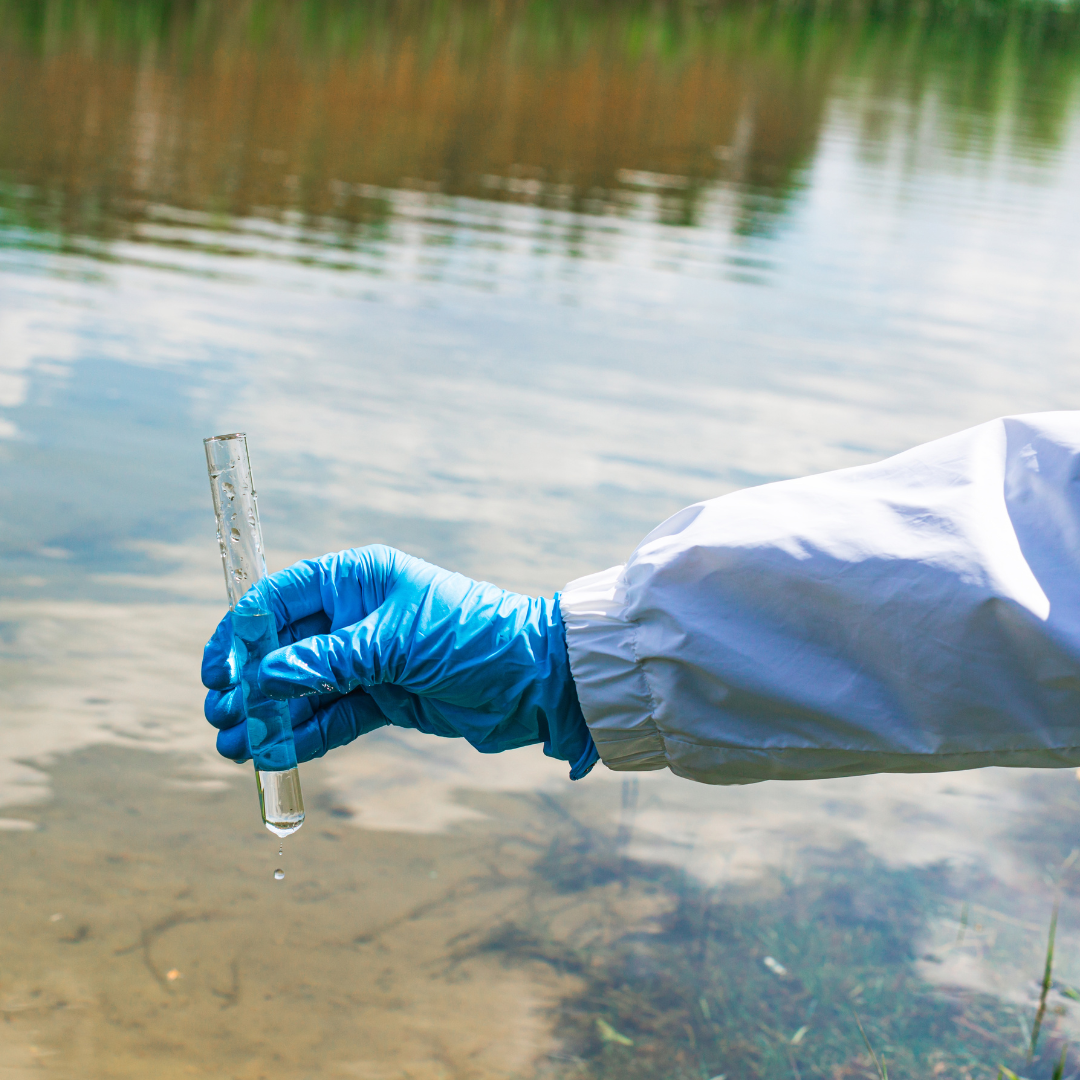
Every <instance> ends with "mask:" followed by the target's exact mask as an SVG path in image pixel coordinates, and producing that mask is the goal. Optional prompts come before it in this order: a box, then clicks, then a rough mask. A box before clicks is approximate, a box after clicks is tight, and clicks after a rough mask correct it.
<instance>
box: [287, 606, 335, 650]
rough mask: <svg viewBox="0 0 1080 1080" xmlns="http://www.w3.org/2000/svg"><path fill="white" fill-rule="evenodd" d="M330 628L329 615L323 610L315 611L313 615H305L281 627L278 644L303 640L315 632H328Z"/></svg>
mask: <svg viewBox="0 0 1080 1080" xmlns="http://www.w3.org/2000/svg"><path fill="white" fill-rule="evenodd" d="M332 629H333V627H332V625H331V623H330V616H329V615H327V614H326V612H325V611H316V612H315V613H314V614H313V615H305V616H304V617H303V618H302V619H297V621H296V622H293V623H286V624H285V625H284V626H283V627H281V628H280V629H279V630H278V644H279V645H281V646H285V645H291V644H292V643H293V642H294V641H303V640H304V638H306V637H312V636H314V635H315V634H329V633H330V631H331V630H332Z"/></svg>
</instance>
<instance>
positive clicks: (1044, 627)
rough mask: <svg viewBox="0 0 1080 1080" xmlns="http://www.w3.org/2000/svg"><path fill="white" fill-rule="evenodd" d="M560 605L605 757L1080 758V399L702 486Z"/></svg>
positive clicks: (682, 760)
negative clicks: (840, 465)
mask: <svg viewBox="0 0 1080 1080" xmlns="http://www.w3.org/2000/svg"><path fill="white" fill-rule="evenodd" d="M560 606H561V611H562V616H563V620H564V622H565V625H566V633H567V641H568V644H569V650H570V664H571V669H572V671H573V673H574V681H575V683H576V684H577V689H578V696H579V698H580V700H581V707H582V710H583V712H584V713H585V718H586V720H587V722H588V724H589V728H590V730H591V731H592V735H593V739H594V740H595V742H596V745H597V748H598V750H599V751H600V756H601V758H602V759H603V761H604V762H605V763H606V764H607V765H608V766H609V767H610V768H612V769H624V770H634V769H661V768H664V767H665V766H666V767H668V768H670V769H671V770H672V771H673V772H675V773H677V774H679V775H680V776H685V777H689V778H690V779H693V780H700V781H703V782H705V783H710V784H740V783H750V782H753V781H756V780H766V779H808V778H812V777H825V776H846V775H853V774H856V773H870V772H929V771H936V770H946V769H970V768H977V767H980V766H984V765H1025V766H1038V767H1056V766H1066V765H1069V766H1075V765H1080V413H1077V412H1057V413H1040V414H1035V415H1029V416H1015V417H1007V418H1005V419H1002V420H994V421H992V422H990V423H987V424H982V425H980V426H979V427H976V428H972V429H970V430H969V431H963V432H961V433H959V434H958V435H952V436H950V437H948V438H945V439H940V440H938V441H936V442H932V443H928V444H926V445H925V446H919V447H916V448H915V449H914V450H908V451H907V452H905V453H903V454H899V455H897V456H896V457H893V458H889V459H888V460H886V461H882V462H878V463H877V464H874V465H865V466H861V467H859V468H855V469H844V470H841V471H839V472H832V473H825V474H823V475H820V476H810V477H805V478H803V479H800V480H788V481H784V482H782V483H777V484H768V485H765V486H763V487H757V488H749V489H747V490H744V491H737V492H735V493H733V494H731V495H725V496H723V497H722V498H719V499H712V500H710V501H708V502H702V503H698V504H697V505H695V506H690V507H688V508H687V509H685V510H682V511H680V512H679V513H678V514H676V515H675V516H674V517H672V518H669V519H668V520H667V521H666V522H664V523H663V524H662V525H660V526H659V527H658V528H656V529H654V530H653V532H651V533H650V534H649V535H648V536H647V537H646V538H645V539H644V540H643V541H642V542H641V544H640V545H639V546H638V548H637V550H636V551H635V552H634V553H633V555H632V556H631V557H630V559H629V561H628V562H627V563H626V565H625V566H616V567H612V568H611V569H610V570H606V571H604V572H603V573H600V574H594V575H592V576H591V577H586V578H580V579H578V580H577V581H572V582H571V583H570V584H569V585H568V586H567V587H566V590H565V592H563V594H562V596H561V598H560Z"/></svg>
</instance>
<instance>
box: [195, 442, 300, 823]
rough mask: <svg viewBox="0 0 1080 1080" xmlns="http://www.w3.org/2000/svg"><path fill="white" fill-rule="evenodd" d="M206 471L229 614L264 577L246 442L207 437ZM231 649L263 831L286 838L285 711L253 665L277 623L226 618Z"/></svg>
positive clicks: (261, 614) (259, 614)
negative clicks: (264, 687) (266, 690)
mask: <svg viewBox="0 0 1080 1080" xmlns="http://www.w3.org/2000/svg"><path fill="white" fill-rule="evenodd" d="M203 446H204V447H205V448H206V468H207V471H208V472H209V473H210V490H211V493H212V494H213V497H214V515H215V516H216V518H217V537H218V546H219V547H220V548H221V562H222V565H223V567H224V569H225V588H226V591H227V593H228V597H229V607H230V608H235V607H236V604H237V601H238V600H239V599H240V597H241V596H243V595H244V593H246V592H247V591H248V589H250V588H251V586H252V585H254V584H255V582H256V581H258V580H260V579H261V578H264V577H266V559H265V557H264V555H263V543H262V526H261V525H260V524H259V507H258V503H257V500H256V495H255V487H254V485H253V484H252V482H251V461H250V459H249V457H248V445H247V436H246V435H244V434H236V435H215V436H214V437H213V438H211V439H204V440H203ZM233 643H234V648H235V650H236V662H237V666H238V668H239V674H240V685H241V687H242V688H243V694H244V711H245V713H246V714H247V728H248V742H249V744H250V746H251V756H252V758H253V759H254V762H255V783H256V786H257V787H258V789H259V806H260V808H261V809H262V819H263V823H264V824H265V825H266V827H267V828H268V829H269V830H270V831H271V832H272V833H274V835H275V836H288V835H289V833H292V832H295V831H296V830H297V829H299V828H300V826H301V825H303V824H304V796H303V793H302V792H301V790H300V773H299V771H298V770H297V767H296V746H295V745H294V743H293V734H292V723H291V721H290V720H289V707H288V705H286V704H285V702H283V701H275V700H274V699H273V698H269V697H267V696H266V695H265V694H264V693H263V692H262V691H261V690H260V689H259V679H258V672H259V661H260V660H262V658H263V657H264V656H266V655H267V653H270V652H273V651H274V649H276V648H277V647H278V636H277V624H276V623H275V621H274V616H273V614H271V612H269V611H266V610H259V611H256V612H253V613H250V614H247V615H243V616H240V615H237V614H236V613H235V611H234V613H233Z"/></svg>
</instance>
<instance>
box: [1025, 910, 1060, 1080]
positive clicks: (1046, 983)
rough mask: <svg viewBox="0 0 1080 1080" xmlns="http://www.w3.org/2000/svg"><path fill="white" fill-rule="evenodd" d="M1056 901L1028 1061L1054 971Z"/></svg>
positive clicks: (1044, 1013)
mask: <svg viewBox="0 0 1080 1080" xmlns="http://www.w3.org/2000/svg"><path fill="white" fill-rule="evenodd" d="M1057 921H1058V902H1057V901H1056V900H1055V901H1054V910H1053V913H1052V914H1051V916H1050V934H1049V937H1048V939H1047V942H1046V966H1045V968H1044V969H1043V980H1042V992H1041V993H1040V994H1039V1009H1038V1011H1037V1012H1036V1013H1035V1023H1034V1024H1032V1026H1031V1049H1030V1050H1029V1051H1028V1061H1031V1059H1032V1058H1033V1057H1034V1056H1035V1047H1036V1046H1037V1045H1038V1042H1039V1029H1040V1028H1041V1027H1042V1022H1043V1017H1044V1016H1045V1015H1046V995H1047V994H1048V993H1049V992H1050V982H1051V980H1052V977H1053V972H1054V938H1055V936H1056V935H1057Z"/></svg>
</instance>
